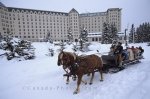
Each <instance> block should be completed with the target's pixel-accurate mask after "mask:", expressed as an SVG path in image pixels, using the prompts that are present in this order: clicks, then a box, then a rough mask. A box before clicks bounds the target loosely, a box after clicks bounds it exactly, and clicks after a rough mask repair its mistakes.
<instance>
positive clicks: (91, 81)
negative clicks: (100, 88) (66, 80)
mask: <svg viewBox="0 0 150 99" xmlns="http://www.w3.org/2000/svg"><path fill="white" fill-rule="evenodd" d="M94 74H95V72H92V76H91V80H90V83H89V84H90V85H91V84H92V83H93V78H94Z"/></svg>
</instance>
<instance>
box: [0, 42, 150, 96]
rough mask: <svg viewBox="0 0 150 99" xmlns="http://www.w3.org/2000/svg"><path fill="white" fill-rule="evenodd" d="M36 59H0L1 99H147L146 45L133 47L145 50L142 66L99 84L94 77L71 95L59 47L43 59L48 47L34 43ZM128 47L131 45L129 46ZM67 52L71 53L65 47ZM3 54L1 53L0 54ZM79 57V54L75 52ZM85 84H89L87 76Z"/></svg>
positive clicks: (149, 59)
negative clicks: (60, 60)
mask: <svg viewBox="0 0 150 99" xmlns="http://www.w3.org/2000/svg"><path fill="white" fill-rule="evenodd" d="M33 45H34V47H35V48H36V50H35V51H36V52H35V54H36V58H35V59H34V60H27V61H19V62H18V61H16V60H11V61H7V60H6V59H5V57H0V99H53V98H54V99H150V94H149V92H150V52H149V51H150V47H148V46H146V44H144V43H143V44H132V45H135V46H142V47H143V48H144V49H145V52H144V57H145V59H143V60H141V63H139V64H135V65H131V66H129V67H128V68H127V69H125V70H123V71H120V72H118V73H115V74H104V81H103V82H100V81H99V79H100V75H99V73H96V74H95V78H94V81H93V84H92V85H88V84H87V85H84V84H81V87H80V93H79V94H77V95H73V91H74V90H75V88H76V81H72V80H71V81H70V83H69V84H68V85H66V83H65V80H66V79H65V78H63V74H64V71H63V69H62V67H61V66H60V67H58V66H57V56H58V49H59V48H60V47H58V46H52V47H53V48H54V50H55V55H54V57H50V56H46V54H47V53H48V48H49V44H47V43H34V44H33ZM130 46H131V45H130ZM109 47H110V45H101V44H99V43H92V45H91V46H90V47H89V48H90V50H93V51H90V52H88V53H83V54H91V53H97V52H96V50H99V51H100V52H101V53H103V52H107V51H108V50H109ZM66 50H67V51H72V50H71V46H67V48H66ZM0 52H2V51H0ZM77 53H79V54H81V53H80V52H77ZM83 79H84V80H86V81H89V80H90V77H87V76H86V75H85V76H84V77H83Z"/></svg>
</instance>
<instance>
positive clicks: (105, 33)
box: [102, 23, 111, 44]
mask: <svg viewBox="0 0 150 99" xmlns="http://www.w3.org/2000/svg"><path fill="white" fill-rule="evenodd" d="M110 36H111V35H110V28H109V25H108V24H107V23H103V30H102V43H103V44H109V43H110V38H111V37H110Z"/></svg>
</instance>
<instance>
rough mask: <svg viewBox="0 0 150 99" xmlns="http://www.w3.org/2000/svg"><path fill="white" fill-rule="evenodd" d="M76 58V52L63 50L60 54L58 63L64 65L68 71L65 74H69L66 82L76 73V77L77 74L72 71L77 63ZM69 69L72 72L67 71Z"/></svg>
mask: <svg viewBox="0 0 150 99" xmlns="http://www.w3.org/2000/svg"><path fill="white" fill-rule="evenodd" d="M75 60H76V54H75V53H71V52H64V51H61V52H60V53H59V55H58V62H57V65H58V66H60V65H62V66H63V69H64V71H65V72H66V74H65V75H66V76H67V80H66V84H68V83H69V76H71V75H74V77H75V74H73V73H72V69H73V66H74V65H75ZM67 69H69V70H70V72H71V73H70V74H69V72H68V71H67Z"/></svg>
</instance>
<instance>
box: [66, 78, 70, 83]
mask: <svg viewBox="0 0 150 99" xmlns="http://www.w3.org/2000/svg"><path fill="white" fill-rule="evenodd" d="M66 84H69V76H67V80H66Z"/></svg>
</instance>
